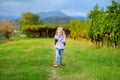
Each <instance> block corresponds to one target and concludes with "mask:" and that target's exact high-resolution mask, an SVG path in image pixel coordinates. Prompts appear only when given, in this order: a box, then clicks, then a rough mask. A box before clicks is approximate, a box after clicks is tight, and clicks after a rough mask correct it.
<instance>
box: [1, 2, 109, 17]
mask: <svg viewBox="0 0 120 80" xmlns="http://www.w3.org/2000/svg"><path fill="white" fill-rule="evenodd" d="M97 3H98V5H99V6H100V8H101V7H105V6H107V5H109V4H110V3H111V0H0V16H20V15H21V14H22V13H23V12H33V13H38V12H42V11H50V10H61V11H63V12H65V13H66V14H68V15H82V16H85V15H87V13H88V12H89V11H90V10H92V9H93V7H94V6H95V5H96V4H97Z"/></svg>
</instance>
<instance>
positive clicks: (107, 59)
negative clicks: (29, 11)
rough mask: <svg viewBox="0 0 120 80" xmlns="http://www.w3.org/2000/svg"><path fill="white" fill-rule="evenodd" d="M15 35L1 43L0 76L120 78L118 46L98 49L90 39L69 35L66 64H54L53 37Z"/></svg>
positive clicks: (3, 79)
mask: <svg viewBox="0 0 120 80" xmlns="http://www.w3.org/2000/svg"><path fill="white" fill-rule="evenodd" d="M15 39H16V40H15V41H11V42H7V43H5V44H1V45H0V80H119V79H120V50H119V49H118V48H117V49H113V48H111V47H109V48H105V47H103V48H101V49H96V48H95V47H94V46H93V45H92V44H91V43H90V42H89V41H87V40H79V41H77V40H72V39H67V44H66V47H65V52H64V54H63V65H62V66H61V67H59V68H54V66H53V64H54V59H55V51H54V42H53V41H54V40H53V39H52V38H26V37H15ZM51 71H53V73H51ZM54 71H55V73H56V74H57V75H56V74H54Z"/></svg>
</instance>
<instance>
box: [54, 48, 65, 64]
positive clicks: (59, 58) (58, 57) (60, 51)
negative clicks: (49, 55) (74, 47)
mask: <svg viewBox="0 0 120 80" xmlns="http://www.w3.org/2000/svg"><path fill="white" fill-rule="evenodd" d="M63 51H64V49H58V48H56V59H55V63H56V64H62V54H63Z"/></svg>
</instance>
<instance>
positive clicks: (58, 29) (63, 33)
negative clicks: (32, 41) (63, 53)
mask: <svg viewBox="0 0 120 80" xmlns="http://www.w3.org/2000/svg"><path fill="white" fill-rule="evenodd" d="M59 31H61V32H62V35H63V36H64V35H65V32H64V30H63V28H62V27H58V28H57V30H56V34H55V35H58V32H59Z"/></svg>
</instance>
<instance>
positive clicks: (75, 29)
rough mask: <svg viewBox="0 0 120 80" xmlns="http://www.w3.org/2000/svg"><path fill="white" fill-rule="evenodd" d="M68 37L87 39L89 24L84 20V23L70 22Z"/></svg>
mask: <svg viewBox="0 0 120 80" xmlns="http://www.w3.org/2000/svg"><path fill="white" fill-rule="evenodd" d="M69 25H70V33H71V34H70V35H71V37H72V38H74V39H80V38H88V31H89V25H90V22H89V21H87V20H85V21H84V22H82V21H79V20H71V22H70V24H69Z"/></svg>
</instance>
